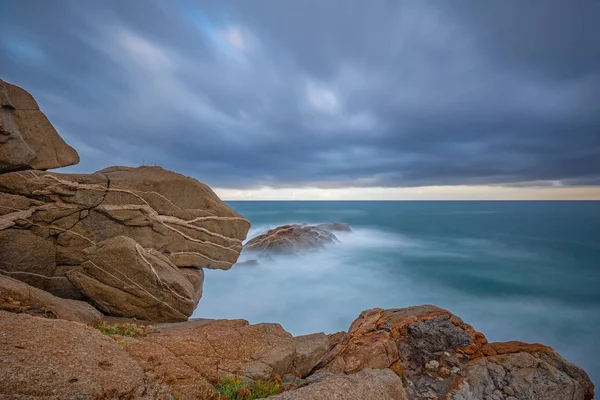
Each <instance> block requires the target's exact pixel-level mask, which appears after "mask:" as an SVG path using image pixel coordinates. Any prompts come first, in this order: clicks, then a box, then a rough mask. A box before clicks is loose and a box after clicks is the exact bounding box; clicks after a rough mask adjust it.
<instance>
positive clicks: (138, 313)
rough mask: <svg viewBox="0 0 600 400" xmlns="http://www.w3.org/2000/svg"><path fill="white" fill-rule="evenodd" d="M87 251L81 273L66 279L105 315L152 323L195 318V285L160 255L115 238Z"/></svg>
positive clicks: (73, 272)
mask: <svg viewBox="0 0 600 400" xmlns="http://www.w3.org/2000/svg"><path fill="white" fill-rule="evenodd" d="M85 253H86V260H87V261H85V262H84V263H83V264H82V267H83V269H82V270H81V271H80V270H71V271H69V272H67V277H68V278H69V280H70V281H71V282H73V284H74V285H75V286H76V287H77V288H78V289H80V290H81V291H82V292H83V294H84V295H85V296H86V297H87V298H88V299H90V300H91V301H92V302H93V303H94V304H95V305H96V307H97V308H99V309H100V310H102V311H104V312H105V313H106V314H108V315H113V316H117V317H130V318H137V319H142V320H150V321H185V320H187V319H188V317H189V316H190V315H192V312H193V311H194V308H195V306H196V302H195V301H194V288H193V286H192V284H191V283H190V281H189V280H188V279H187V277H186V276H185V275H184V274H182V273H181V272H180V271H179V269H178V268H177V267H176V266H175V265H173V263H171V262H170V261H169V259H168V258H167V257H165V256H164V255H162V254H161V253H159V252H158V251H156V250H153V249H150V250H146V249H144V248H143V247H142V246H140V245H139V244H138V243H136V242H135V240H133V239H130V238H128V237H125V236H117V237H114V238H111V239H107V240H105V241H103V242H100V243H99V244H98V245H96V246H92V247H89V248H87V249H86V250H85Z"/></svg>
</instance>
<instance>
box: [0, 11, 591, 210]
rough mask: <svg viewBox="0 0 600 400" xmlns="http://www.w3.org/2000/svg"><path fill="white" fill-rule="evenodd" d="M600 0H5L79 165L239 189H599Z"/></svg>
mask: <svg viewBox="0 0 600 400" xmlns="http://www.w3.org/2000/svg"><path fill="white" fill-rule="evenodd" d="M599 21H600V1H598V0H577V1H572V0H561V1H553V0H537V1H535V0H532V1H527V2H524V1H521V0H506V1H480V0H473V1H462V0H452V1H445V0H439V1H433V0H412V1H407V0H404V1H403V0H390V1H377V0H370V1H363V0H356V1H350V0H338V1H335V0H302V1H299V0H295V1H280V0H268V1H267V0H264V1H263V0H252V1H240V0H238V1H231V2H230V1H212V0H211V1H209V0H207V1H199V0H171V1H167V0H143V1H142V0H129V1H122V0H111V1H108V0H103V1H93V0H86V1H81V0H53V1H42V0H19V1H14V0H0V77H2V78H3V79H5V80H7V81H9V82H11V83H14V84H17V85H19V86H22V87H24V88H25V89H27V90H28V91H30V92H31V93H32V94H33V95H34V96H35V97H36V99H37V100H38V102H39V103H40V105H41V107H42V109H43V111H44V112H46V114H47V115H48V117H49V118H50V120H51V121H52V122H53V124H54V125H55V127H56V128H57V129H58V131H59V132H60V134H61V135H62V136H63V137H64V138H65V140H66V141H67V142H68V143H70V144H71V145H72V146H73V147H75V148H76V149H77V150H78V152H79V154H80V156H81V163H80V164H79V165H78V166H76V167H71V168H69V169H68V171H72V172H93V171H95V170H98V169H101V168H104V167H106V166H108V165H115V164H117V165H133V166H137V165H141V164H146V165H154V164H160V165H162V166H164V167H165V168H168V169H172V170H175V171H178V172H181V173H184V174H186V175H191V176H194V177H195V178H197V179H199V180H201V181H203V182H206V183H208V184H209V185H211V186H212V187H213V188H216V190H217V192H218V193H219V194H220V195H221V196H222V197H224V198H226V199H238V198H242V199H260V198H265V199H267V198H268V199H537V198H548V199H553V198H588V199H592V198H593V199H600V23H599Z"/></svg>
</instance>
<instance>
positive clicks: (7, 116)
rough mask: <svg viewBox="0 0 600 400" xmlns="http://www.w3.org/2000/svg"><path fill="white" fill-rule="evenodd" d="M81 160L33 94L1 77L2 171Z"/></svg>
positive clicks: (0, 144) (56, 166) (0, 163)
mask: <svg viewBox="0 0 600 400" xmlns="http://www.w3.org/2000/svg"><path fill="white" fill-rule="evenodd" d="M77 163H79V155H78V154H77V152H76V151H75V150H74V149H73V148H72V147H71V146H69V145H68V144H66V143H65V142H64V141H63V140H62V138H61V137H60V136H59V135H58V133H57V132H56V130H55V129H54V127H53V126H52V124H51V123H50V121H48V118H46V116H45V115H44V113H43V112H41V111H40V109H39V107H38V104H37V103H36V101H35V100H34V99H33V97H32V96H31V95H30V94H29V93H27V91H25V90H24V89H21V88H20V87H18V86H15V85H11V84H10V83H8V82H5V81H3V80H2V79H0V173H4V172H10V171H20V170H27V169H41V170H45V169H51V168H60V167H66V166H68V165H74V164H77Z"/></svg>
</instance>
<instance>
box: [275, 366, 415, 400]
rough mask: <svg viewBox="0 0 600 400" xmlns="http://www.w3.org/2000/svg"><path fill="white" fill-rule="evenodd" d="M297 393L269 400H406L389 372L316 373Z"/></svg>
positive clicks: (367, 370) (400, 380) (398, 382)
mask: <svg viewBox="0 0 600 400" xmlns="http://www.w3.org/2000/svg"><path fill="white" fill-rule="evenodd" d="M304 384H305V386H303V387H301V388H300V389H296V390H292V391H289V392H284V393H281V394H279V395H277V396H272V397H269V399H272V400H323V399H328V400H331V399H340V400H341V399H344V400H366V399H369V400H372V399H377V400H407V397H406V393H405V392H404V387H403V386H402V379H400V377H398V375H396V374H394V372H392V371H390V370H389V369H381V370H375V369H365V370H363V371H361V372H358V373H356V374H350V375H344V374H331V373H322V372H321V373H317V374H315V375H313V376H311V377H310V378H309V379H307V380H306V381H305V382H304Z"/></svg>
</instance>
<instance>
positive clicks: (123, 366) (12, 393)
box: [0, 311, 173, 400]
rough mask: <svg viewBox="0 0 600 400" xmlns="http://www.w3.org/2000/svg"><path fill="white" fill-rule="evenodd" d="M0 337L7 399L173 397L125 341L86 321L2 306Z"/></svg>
mask: <svg viewBox="0 0 600 400" xmlns="http://www.w3.org/2000/svg"><path fill="white" fill-rule="evenodd" d="M0 338H2V339H1V340H0V370H1V371H2V372H1V373H0V398H2V399H11V400H12V399H15V400H25V399H27V400H30V399H34V400H35V399H39V400H41V399H44V400H62V399H125V398H126V399H144V400H146V399H147V400H151V399H163V400H167V399H168V400H172V399H173V394H172V392H171V390H170V389H169V388H168V387H166V386H165V385H163V384H161V383H159V382H152V383H151V382H147V381H146V379H145V374H144V371H143V369H142V368H141V367H140V366H139V365H138V364H137V362H135V360H133V359H132V358H131V357H129V356H128V355H127V353H126V352H125V351H124V350H123V348H122V346H121V345H120V344H118V343H117V342H116V341H114V340H112V339H110V338H109V337H107V336H104V335H103V334H101V333H100V332H99V331H98V330H97V329H94V328H90V327H88V326H86V325H83V324H80V323H76V322H71V321H65V320H61V319H45V318H39V317H33V316H30V315H26V314H13V313H8V312H5V311H0Z"/></svg>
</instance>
